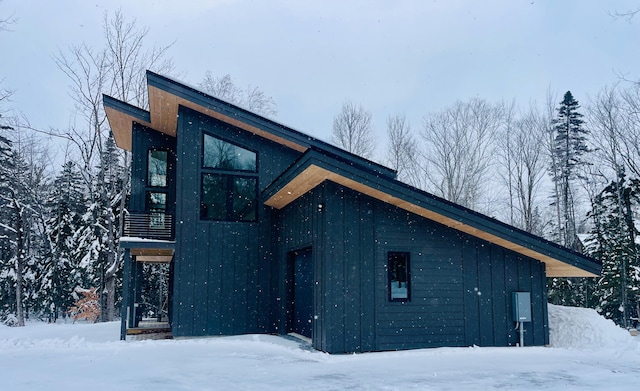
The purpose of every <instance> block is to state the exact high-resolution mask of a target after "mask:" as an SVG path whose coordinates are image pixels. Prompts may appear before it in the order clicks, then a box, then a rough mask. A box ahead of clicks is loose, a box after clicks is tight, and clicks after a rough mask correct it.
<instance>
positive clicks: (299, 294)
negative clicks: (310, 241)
mask: <svg viewBox="0 0 640 391" xmlns="http://www.w3.org/2000/svg"><path fill="white" fill-rule="evenodd" d="M293 255H294V261H293V279H292V282H293V325H292V327H291V328H292V331H293V332H294V333H298V334H301V335H304V336H305V337H309V338H311V323H312V320H313V262H312V257H311V249H310V248H309V249H306V250H302V251H296V252H294V254H293Z"/></svg>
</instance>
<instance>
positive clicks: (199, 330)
mask: <svg viewBox="0 0 640 391" xmlns="http://www.w3.org/2000/svg"><path fill="white" fill-rule="evenodd" d="M203 128H204V129H206V130H207V132H208V133H210V134H212V135H214V136H218V137H220V138H222V139H225V140H227V141H229V142H232V143H235V144H237V145H239V146H242V147H245V148H247V149H250V150H254V151H257V153H258V171H259V180H258V182H259V184H258V193H259V192H260V191H261V190H262V189H263V188H264V187H266V186H267V185H268V184H269V183H271V182H272V181H273V180H274V179H275V178H276V176H277V175H279V174H280V173H281V172H282V171H284V170H285V169H286V168H287V167H288V166H289V165H291V163H293V161H294V160H295V159H296V158H297V157H298V156H299V153H297V152H295V151H292V150H290V149H288V148H285V147H283V146H281V145H279V144H276V143H273V142H270V141H268V140H265V139H263V138H261V137H258V136H255V135H253V134H251V133H248V132H246V131H244V130H240V129H237V128H235V127H232V126H230V125H227V124H225V123H223V122H220V121H218V120H215V119H213V118H210V117H207V116H204V115H201V114H199V113H197V112H195V111H192V110H190V109H187V108H184V107H180V110H179V120H178V137H177V139H178V140H177V159H178V161H177V178H178V180H177V183H178V185H177V188H176V198H177V199H178V200H180V201H179V202H178V203H177V205H176V256H175V264H174V267H175V276H176V278H175V281H174V296H173V299H174V301H173V303H174V306H173V308H174V310H173V314H174V318H173V326H172V327H173V335H174V336H199V335H228V334H242V333H258V332H269V331H272V330H273V326H272V322H271V316H270V309H271V308H270V303H271V298H270V294H271V292H272V290H271V287H270V283H271V278H270V272H271V260H272V248H271V247H272V237H271V213H270V208H268V207H266V206H264V205H263V204H262V203H260V202H259V209H258V221H257V222H255V223H247V222H215V221H206V220H202V221H201V220H200V177H201V165H202V130H201V129H203ZM258 195H259V194H258Z"/></svg>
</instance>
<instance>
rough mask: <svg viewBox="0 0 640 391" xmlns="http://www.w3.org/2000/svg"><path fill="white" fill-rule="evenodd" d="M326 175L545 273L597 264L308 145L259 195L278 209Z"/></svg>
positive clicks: (571, 273) (582, 271) (576, 273)
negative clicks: (494, 247) (537, 264)
mask: <svg viewBox="0 0 640 391" xmlns="http://www.w3.org/2000/svg"><path fill="white" fill-rule="evenodd" d="M326 180H329V181H332V182H335V183H338V184H340V185H343V186H345V187H348V188H351V189H353V190H355V191H357V192H359V193H363V194H366V195H368V196H371V197H373V198H376V199H378V200H380V201H383V202H386V203H388V204H391V205H394V206H397V207H399V208H401V209H404V210H406V211H409V212H411V213H414V214H417V215H420V216H422V217H425V218H428V219H430V220H433V221H436V222H438V223H441V224H444V225H446V226H448V227H451V228H454V229H456V230H458V231H461V232H465V233H467V234H469V235H472V236H475V237H477V238H480V239H483V240H486V241H488V242H490V243H494V244H496V245H498V246H501V247H504V248H507V249H509V250H512V251H515V252H517V253H519V254H522V255H525V256H527V257H530V258H533V259H536V260H538V261H541V262H544V263H545V264H546V271H547V276H549V277H595V276H596V275H598V274H600V271H601V268H602V266H601V265H600V264H599V263H598V262H597V261H595V260H594V259H592V258H590V257H587V256H585V255H582V254H580V253H578V252H575V251H572V250H569V249H567V248H565V247H562V246H560V245H558V244H555V243H553V242H550V241H548V240H546V239H543V238H541V237H538V236H535V235H533V234H530V233H528V232H526V231H523V230H520V229H518V228H515V227H512V226H510V225H508V224H505V223H503V222H501V221H498V220H496V219H493V218H491V217H488V216H485V215H483V214H481V213H478V212H475V211H473V210H471V209H468V208H465V207H462V206H460V205H457V204H454V203H452V202H449V201H447V200H445V199H442V198H440V197H437V196H435V195H433V194H429V193H427V192H424V191H422V190H419V189H416V188H414V187H411V186H409V185H406V184H404V183H402V182H399V181H397V180H395V179H392V178H386V177H381V176H379V175H375V174H374V173H372V172H367V171H365V170H360V169H357V168H354V167H353V166H351V165H350V164H349V162H348V161H345V160H344V159H342V158H341V157H339V156H335V155H334V156H332V155H330V154H327V153H326V152H320V151H317V150H314V149H309V150H308V151H307V152H306V153H305V154H304V155H303V156H302V157H301V158H300V159H298V161H297V162H295V163H294V164H293V165H292V166H291V167H289V168H288V169H287V170H286V171H285V172H284V173H282V174H281V175H280V176H279V177H278V178H276V180H275V181H274V182H273V183H272V184H271V185H269V186H268V187H267V188H266V189H265V190H264V191H263V192H262V197H263V200H264V203H265V204H266V205H269V206H271V207H273V208H276V209H281V208H283V207H285V206H286V205H288V204H290V203H291V202H293V201H295V200H296V199H297V198H298V197H300V196H302V195H303V194H305V193H307V192H308V191H310V190H311V189H313V188H315V187H316V186H318V185H320V184H321V183H322V182H324V181H326Z"/></svg>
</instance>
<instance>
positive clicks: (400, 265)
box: [387, 251, 411, 301]
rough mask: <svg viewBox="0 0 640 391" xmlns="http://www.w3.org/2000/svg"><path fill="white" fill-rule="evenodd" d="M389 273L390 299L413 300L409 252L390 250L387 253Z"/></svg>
mask: <svg viewBox="0 0 640 391" xmlns="http://www.w3.org/2000/svg"><path fill="white" fill-rule="evenodd" d="M387 262H388V263H387V271H388V275H389V301H409V300H411V278H410V273H409V253H408V252H396V251H390V252H389V253H388V254H387Z"/></svg>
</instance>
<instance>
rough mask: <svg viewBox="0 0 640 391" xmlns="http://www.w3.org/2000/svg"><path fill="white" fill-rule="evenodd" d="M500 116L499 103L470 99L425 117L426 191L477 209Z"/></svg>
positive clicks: (423, 154)
mask: <svg viewBox="0 0 640 391" xmlns="http://www.w3.org/2000/svg"><path fill="white" fill-rule="evenodd" d="M502 115H503V107H502V105H493V104H490V103H488V102H487V101H485V100H483V99H478V98H473V99H471V100H469V101H467V102H461V101H458V102H456V103H455V104H454V105H453V106H451V107H448V108H446V109H444V110H443V111H441V112H439V113H434V114H431V115H428V116H426V117H425V118H424V126H423V130H422V133H421V136H422V139H423V140H424V142H425V148H424V150H423V153H422V156H423V158H424V161H425V162H426V168H425V171H426V175H427V180H428V183H429V189H427V190H430V191H432V192H434V193H435V194H436V195H439V196H441V197H443V198H446V199H447V200H449V201H452V202H455V203H458V204H461V205H464V206H466V207H469V208H477V207H478V206H479V202H480V198H481V196H482V195H483V193H484V191H485V190H486V188H485V185H486V184H487V183H488V182H489V178H488V175H489V170H490V167H491V165H492V164H493V161H492V155H493V148H494V143H493V142H494V137H495V134H496V132H497V131H498V129H499V128H500V125H501V122H502Z"/></svg>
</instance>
